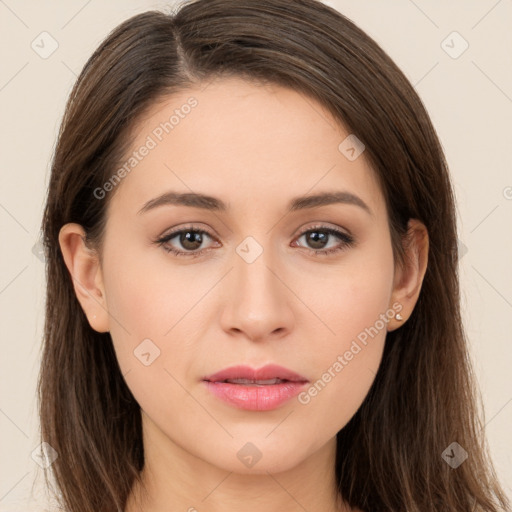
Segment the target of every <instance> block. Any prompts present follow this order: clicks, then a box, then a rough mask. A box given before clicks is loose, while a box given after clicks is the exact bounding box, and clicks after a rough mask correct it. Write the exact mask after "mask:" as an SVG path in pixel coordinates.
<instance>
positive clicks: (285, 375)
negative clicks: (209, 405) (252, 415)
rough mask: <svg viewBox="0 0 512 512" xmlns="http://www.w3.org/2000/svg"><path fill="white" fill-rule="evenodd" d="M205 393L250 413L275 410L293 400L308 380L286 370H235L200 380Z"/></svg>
mask: <svg viewBox="0 0 512 512" xmlns="http://www.w3.org/2000/svg"><path fill="white" fill-rule="evenodd" d="M203 382H204V383H205V385H206V387H207V389H208V391H210V392H211V393H212V394H213V395H215V396H216V397H217V398H219V399H221V400H222V401H224V402H226V403H227V404H229V405H231V406H233V407H236V408H238V409H245V410H250V411H269V410H272V409H276V408H278V407H280V406H281V405H283V404H284V403H286V402H287V401H289V400H290V399H291V398H293V397H294V396H296V395H297V394H298V393H300V391H301V390H302V389H303V388H304V387H305V386H306V385H307V384H308V382H309V381H308V379H306V378H305V377H303V376H302V375H299V374H298V373H295V372H293V371H291V370H288V369H287V368H284V367H282V366H277V365H267V366H264V367H262V368H259V369H254V368H251V367H249V366H234V367H230V368H226V369H225V370H221V371H220V372H217V373H215V374H213V375H210V376H208V377H205V378H204V379H203Z"/></svg>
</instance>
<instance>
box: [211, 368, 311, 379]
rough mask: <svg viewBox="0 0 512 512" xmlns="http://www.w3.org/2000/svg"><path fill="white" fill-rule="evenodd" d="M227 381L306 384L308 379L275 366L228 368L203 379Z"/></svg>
mask: <svg viewBox="0 0 512 512" xmlns="http://www.w3.org/2000/svg"><path fill="white" fill-rule="evenodd" d="M228 379H248V380H255V381H257V380H268V379H281V380H287V381H291V382H308V379H306V378H305V377H303V376H302V375H299V374H298V373H296V372H293V371H292V370H289V369H288V368H284V367H283V366H279V365H276V364H268V365H265V366H262V367H261V368H251V367H250V366H243V365H238V366H230V367H229V368H225V369H224V370H221V371H220V372H217V373H214V374H213V375H209V376H207V377H205V378H204V379H203V380H206V381H209V382H221V381H224V380H228Z"/></svg>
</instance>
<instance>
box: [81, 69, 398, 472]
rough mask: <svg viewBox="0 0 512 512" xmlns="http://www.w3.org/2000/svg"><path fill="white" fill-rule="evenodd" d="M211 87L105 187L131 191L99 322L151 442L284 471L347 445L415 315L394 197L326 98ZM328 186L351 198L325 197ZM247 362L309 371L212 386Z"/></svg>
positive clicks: (146, 128)
mask: <svg viewBox="0 0 512 512" xmlns="http://www.w3.org/2000/svg"><path fill="white" fill-rule="evenodd" d="M201 87H202V88H203V90H201V88H199V87H198V88H197V89H189V90H187V91H185V92H182V93H180V94H176V95H173V96H170V97H168V98H167V99H166V101H165V102H163V103H160V104H158V105H155V106H154V107H153V109H152V110H151V112H149V114H148V115H147V116H146V117H145V119H144V121H143V122H142V123H140V124H139V125H138V127H137V131H136V133H137V138H136V140H135V143H134V144H133V147H132V151H133V152H135V153H132V152H130V154H129V155H127V166H126V167H125V172H123V171H120V172H118V173H117V177H116V178H113V179H112V180H111V182H110V185H109V184H106V185H105V187H103V188H102V189H101V190H96V192H95V195H96V196H97V197H98V199H97V200H105V199H104V197H102V196H104V195H105V194H109V193H110V194H112V193H114V192H115V193H114V195H113V197H112V201H111V203H110V205H109V209H108V221H107V225H106V232H105V238H104V247H103V253H102V258H103V259H102V264H101V269H100V273H99V274H98V275H99V276H101V279H100V280H99V281H98V282H99V283H100V287H101V289H102V294H103V297H102V298H101V299H100V300H104V304H105V308H106V309H108V315H107V314H106V313H105V311H104V310H103V309H101V308H99V309H97V310H95V314H96V315H97V317H96V318H95V319H94V320H93V319H92V315H90V321H91V325H93V327H95V328H97V329H98V330H101V329H100V327H98V326H101V325H103V326H105V327H106V329H108V330H109V331H110V333H111V336H112V340H113V343H114V347H115V351H116V354H117V357H118V360H119V364H120V367H121V371H122V373H123V375H124V376H125V379H126V383H127V385H128V386H129V388H130V389H131V391H132V393H133V395H134V396H135V398H136V400H137V401H138V403H139V404H140V406H141V409H142V411H143V421H144V431H145V442H146V443H158V444H159V446H163V445H165V446H168V447H173V448H174V449H175V450H185V452H187V453H188V454H191V455H192V456H194V457H198V458H199V459H201V460H202V461H205V462H207V463H211V464H213V465H215V466H217V467H220V468H223V469H225V470H228V471H235V472H242V473H243V472H247V473H248V472H257V473H259V472H261V473H262V472H265V471H271V472H278V471H283V470H286V469H287V468H291V467H293V466H295V465H297V464H299V463H300V462H301V461H304V460H305V459H306V458H308V457H310V456H312V455H313V454H314V453H315V452H318V451H319V450H320V449H321V448H322V447H325V446H327V443H329V442H331V443H333V442H334V438H335V435H336V433H337V432H338V431H339V430H340V429H342V428H343V427H344V426H345V425H346V423H347V422H348V421H349V420H350V418H351V417H352V416H353V415H354V414H355V412H356V411H357V409H358V408H359V406H360V405H361V403H362V402H363V400H364V398H365V396H366V394H367V392H368V391H369V388H370V386H371V384H372V382H373V380H374V377H375V374H376V372H377V370H378V367H379V363H380V361H381V356H382V352H383V347H384V341H385V336H386V331H387V330H391V329H393V328H396V327H397V326H398V322H397V320H395V319H394V318H392V317H393V316H394V313H395V312H398V311H399V310H400V309H401V308H402V304H401V303H398V302H396V296H395V295H394V287H395V279H396V274H395V272H394V261H393V255H392V249H391V240H390V232H389V227H388V221H387V212H386V207H385V202H384V198H383V195H382V192H381V191H380V189H379V186H378V184H377V182H376V179H375V176H374V174H373V171H372V169H371V168H370V167H369V164H368V163H367V161H366V160H365V154H364V151H363V152H362V153H361V154H360V155H359V156H358V154H359V153H360V152H361V150H364V147H363V146H361V145H360V144H358V142H357V140H354V139H353V138H352V137H350V138H349V139H347V137H348V136H349V135H350V133H349V132H346V131H344V130H343V129H341V128H340V127H339V125H337V124H336V123H335V121H334V120H333V119H332V117H331V116H330V115H329V114H328V113H327V111H326V110H325V109H323V108H322V107H321V106H320V105H319V104H318V103H316V102H315V101H313V100H312V99H310V98H308V97H305V96H303V95H301V94H299V93H297V92H295V91H292V90H289V89H286V88H281V87H278V86H257V85H254V84H250V83H248V82H246V81H242V80H241V79H235V78H230V79H219V80H217V81H214V82H212V83H210V84H209V85H208V86H206V87H205V84H202V86H201ZM166 123H167V124H166ZM143 148H146V149H143ZM130 157H132V160H131V161H130V160H129V159H130ZM123 163H124V162H122V163H121V164H120V166H119V168H121V166H122V165H123ZM127 169H129V171H127ZM116 171H117V170H116ZM119 179H121V181H120V182H119ZM103 191H105V192H103ZM173 194H174V195H173ZM181 194H188V195H189V196H184V198H185V199H182V200H180V201H178V200H177V199H176V198H179V197H180V195H181ZM323 194H332V195H333V196H332V197H331V199H332V198H333V197H334V194H336V195H337V197H338V200H337V201H334V200H323V199H318V200H317V199H315V200H311V198H313V197H316V196H317V195H318V196H319V197H323ZM195 195H197V196H195ZM201 196H208V197H209V198H212V199H205V198H202V197H201ZM187 197H188V198H187ZM302 197H303V198H304V199H299V198H302ZM326 197H327V196H326ZM330 230H334V231H333V232H331V231H330ZM179 231H181V232H182V233H181V234H180V233H178V234H176V233H177V232H179ZM335 232H339V235H336V234H333V233H335ZM171 234H173V235H172V236H168V235H171ZM165 238H167V240H166V241H163V242H159V240H162V239H165ZM169 250H171V251H172V250H176V251H180V252H181V253H182V255H179V256H178V255H175V254H173V252H169ZM315 251H316V252H315ZM91 307H92V306H91ZM239 365H243V366H246V367H249V369H253V370H257V369H260V368H261V367H264V366H267V365H279V366H280V367H283V368H285V369H287V370H288V371H290V372H294V373H295V374H297V375H298V376H299V377H297V375H296V376H295V378H296V379H298V380H296V381H295V382H280V381H272V380H271V379H272V378H273V377H276V378H280V376H281V380H285V379H284V378H285V377H288V379H291V380H293V379H292V377H291V375H289V374H285V373H282V370H279V371H278V370H275V369H272V368H270V369H269V371H268V373H260V374H257V373H256V374H253V375H252V377H253V379H254V380H258V382H252V381H251V380H250V378H251V373H250V372H248V373H242V374H237V373H236V372H235V373H233V374H227V375H221V376H220V377H219V378H220V379H221V380H224V379H227V378H229V377H231V378H232V379H236V378H247V379H248V380H247V381H234V382H231V383H228V382H224V383H221V382H217V383H216V384H214V383H213V381H214V380H215V378H214V377H211V376H212V375H214V374H216V373H218V372H220V371H221V370H224V369H228V368H231V367H234V366H239ZM208 377H210V379H209V380H210V382H208V381H207V378H208ZM258 378H259V379H258ZM261 379H264V380H267V382H266V383H263V382H261ZM272 382H274V383H272Z"/></svg>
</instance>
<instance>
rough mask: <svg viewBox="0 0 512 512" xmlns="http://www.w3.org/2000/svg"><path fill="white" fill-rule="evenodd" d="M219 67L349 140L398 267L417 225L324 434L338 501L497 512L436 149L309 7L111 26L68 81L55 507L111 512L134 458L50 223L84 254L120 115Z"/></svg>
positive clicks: (400, 97)
mask: <svg viewBox="0 0 512 512" xmlns="http://www.w3.org/2000/svg"><path fill="white" fill-rule="evenodd" d="M229 75H232V76H238V77H242V78H245V79H247V80H252V81H257V82H269V83H275V84H278V85H284V86H286V87H290V88H293V89H294V90H296V91H298V92H300V93H302V94H304V95H306V96H308V97H309V98H312V99H314V100H317V101H318V102H320V104H322V105H323V106H325V107H326V108H327V109H328V111H330V112H331V113H332V114H333V115H334V118H335V119H337V120H339V122H340V125H342V126H344V127H345V128H347V129H349V130H350V133H353V134H355V135H356V136H357V137H358V138H359V139H360V140H361V141H363V143H364V144H365V147H366V149H365V156H366V157H367V158H368V159H369V161H370V163H371V164H372V167H373V169H374V171H375V173H376V176H377V177H378V179H379V182H380V184H381V187H382V191H383V194H384V196H385V200H386V204H387V209H388V215H389V226H390V232H391V238H392V244H393V252H394V255H395V258H396V261H397V262H398V263H399V264H402V263H403V254H404V253H403V251H402V240H403V237H404V236H405V235H406V230H407V221H408V220H409V219H410V218H416V219H419V220H420V221H421V222H423V223H424V224H425V226H426V227H427V229H428V233H429V242H430V246H429V254H428V267H427V270H426V275H425V277H424V280H423V286H422V290H421V293H420V296H419V299H418V302H417V304H416V307H415V309H414V311H413V313H412V315H411V317H410V318H409V319H408V321H407V322H406V323H405V324H404V325H403V326H402V327H401V328H399V329H397V330H395V331H392V332H390V333H388V334H387V338H386V343H385V349H384V354H383V360H382V363H381V366H380V368H379V371H378V373H377V375H376V378H375V381H374V383H373V385H372V387H371V389H370V392H369V393H368V395H367V397H366V398H365V400H364V402H363V404H362V405H361V407H360V408H359V410H358V411H357V412H356V414H355V415H354V416H353V417H352V419H351V420H350V422H349V423H348V424H347V425H346V426H345V427H344V428H343V429H342V430H341V431H340V432H339V433H338V435H337V457H336V468H335V469H336V477H337V482H338V487H339V492H340V493H341V495H342V497H343V499H344V500H345V501H346V502H348V504H349V505H351V506H353V507H359V508H361V509H362V510H364V511H367V512H375V511H379V512H380V511H385V510H389V511H406V510H407V511H409V512H413V511H418V512H419V511H422V512H425V511H432V510H436V511H438V512H440V511H447V512H448V511H449V512H455V511H457V512H468V511H471V510H475V511H487V512H497V511H499V510H502V509H506V508H507V507H508V506H509V505H510V504H509V501H508V499H507V497H506V496H505V494H504V492H503V490H502V489H501V488H500V485H499V483H498V480H497V477H496V475H495V472H494V469H493V466H492V462H491V461H490V460H489V458H488V455H487V453H488V447H487V445H486V440H485V435H484V430H483V421H482V420H481V419H480V415H482V414H483V413H482V412H481V411H480V408H482V406H481V397H480V395H479V393H478V388H477V386H476V383H475V377H474V374H473V373H472V368H471V364H470V359H469V356H468V348H467V345H466V340H465V335H464V331H463V325H462V322H461V315H460V309H459V307H460V306H459V282H458V255H457V235H456V217H455V207H454V195H453V191H452V188H451V183H450V179H449V175H448V169H447V165H446V162H445V158H444V156H443V152H442V149H441V146H440V143H439V141H438V138H437V135H436V133H435V130H434V128H433V126H432V124H431V121H430V119H429V116H428V114H427V113H426V111H425V108H424V106H423V104H422V102H421V100H420V99H419V97H418V95H417V94H416V92H415V91H414V89H413V87H412V86H411V85H410V83H409V82H408V81H407V79H406V78H405V77H404V75H403V73H402V72H401V71H400V70H399V69H398V68H397V66H396V65H395V64H394V63H393V61H392V60H391V59H390V58H389V57H388V55H387V54H386V53H385V52H384V51H383V50H382V49H381V48H380V47H379V46H378V45H377V44H376V43H375V42H374V41H373V40H372V39H371V38H370V37H369V36H368V35H366V34H365V33H364V32H363V31H362V30H360V29H359V28H358V27H356V26H355V25H354V24H353V23H352V22H351V21H350V20H348V19H347V18H345V17H344V16H343V15H341V14H340V13H339V12H337V11H335V10H334V9H331V8H330V7H328V6H326V5H324V4H322V3H321V2H319V1H317V0H258V1H257V2H255V1H252V0H195V1H191V2H187V3H184V4H183V5H181V6H180V7H179V9H176V11H175V12H172V13H163V12H158V11H149V12H145V13H142V14H139V15H136V16H133V17H132V18H130V19H128V20H127V21H125V22H123V23H122V24H121V25H120V26H118V27H117V28H116V29H115V30H113V31H112V32H111V33H110V34H109V35H108V37H107V38H106V39H105V40H104V41H103V43H102V44H101V45H100V46H99V48H98V49H97V50H96V51H95V52H94V54H93V55H92V56H91V58H90V59H89V60H88V62H87V63H86V65H85V67H84V69H83V71H82V72H81V74H80V76H79V77H78V80H77V82H76V84H75V86H74V88H73V90H72V92H71V95H70V97H69V100H68V103H67V106H66V111H65V114H64V118H63V121H62V124H61V128H60V132H59V136H58V141H57V145H56V149H55V153H54V157H53V162H52V170H51V180H50V184H49V191H48V198H47V204H46V209H45V212H44V219H43V223H42V229H43V233H44V245H45V251H46V262H47V263H46V265H47V267H46V271H47V300H46V323H45V330H44V348H43V356H42V366H41V373H40V380H39V388H38V391H39V407H40V418H41V438H42V441H45V442H47V443H48V444H49V445H50V446H52V447H53V448H54V449H55V450H56V451H57V453H58V458H57V459H56V460H55V462H54V463H53V465H52V466H51V468H50V471H49V472H48V473H49V474H48V475H47V479H48V480H47V482H48V484H49V485H50V477H51V476H53V478H54V479H55V483H56V485H57V491H58V494H59V495H60V496H61V503H62V505H63V506H64V508H65V509H66V510H69V511H71V512H82V511H83V512H91V511H93V510H94V511H109V512H110V511H113V510H117V511H122V510H123V509H124V507H125V504H126V500H127V497H128V495H129V492H130V489H131V488H132V485H133V484H134V482H135V480H136V479H139V478H140V471H141V469H142V467H143V465H144V450H143V444H142V427H141V415H140V408H139V406H138V404H137V402H136V401H135V399H134V397H133V396H132V394H131V392H130V390H129V389H128V387H127V385H126V383H125V381H124V378H123V376H122V374H121V372H120V369H119V366H118V363H117V360H116V357H115V353H114V350H113V346H112V340H111V338H110V334H109V333H98V332H96V331H94V330H93V329H91V327H90V325H89V324H88V321H87V319H86V316H85V314H84V313H83V311H82V309H81V307H80V304H79V302H78V300H77V298H76V296H75V293H74V290H73V286H72V281H71V278H70V275H69V273H68V271H67V268H66V266H65V264H64V260H63V257H62V253H61V251H60V248H59V242H58V235H59V230H60V228H61V227H62V226H63V225H64V224H65V223H68V222H76V223H79V224H81V225H82V226H83V227H84V229H85V230H86V233H87V241H88V242H89V243H90V244H91V246H92V247H96V248H97V249H98V250H99V251H101V241H102V236H103V233H104V226H105V222H106V209H107V205H108V204H109V199H110V198H111V196H112V194H113V193H114V192H112V193H109V194H107V196H106V197H105V199H103V200H98V199H97V198H96V197H95V196H94V191H95V190H96V189H97V188H98V187H101V186H102V184H104V183H105V182H106V181H107V180H108V179H109V177H111V176H112V175H113V173H114V171H115V169H116V168H117V167H116V166H117V165H118V163H119V162H121V161H123V155H124V154H125V152H126V151H127V149H128V148H129V146H130V144H131V142H132V140H133V139H132V135H133V131H132V129H133V127H134V126H136V124H137V121H138V120H140V119H141V117H142V116H143V115H144V113H145V112H147V111H148V109H149V108H150V107H151V106H152V105H154V103H155V102H156V101H158V100H160V99H162V98H164V97H165V96H167V95H169V94H172V93H174V92H178V91H182V90H186V88H187V87H188V86H190V85H192V84H198V83H201V82H204V83H206V81H207V80H208V79H210V78H214V77H218V76H229ZM482 409H483V408H482ZM452 442H457V443H458V444H459V445H460V446H461V447H462V448H463V449H464V450H466V452H468V454H469V457H468V458H467V460H465V461H464V462H463V463H462V464H461V465H460V466H459V467H457V468H456V469H455V468H453V467H451V466H450V465H449V464H448V463H447V462H446V460H444V459H443V457H442V453H443V452H444V451H445V449H446V448H447V447H449V446H450V445H451V443H452ZM139 481H140V480H139Z"/></svg>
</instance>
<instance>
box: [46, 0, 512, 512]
mask: <svg viewBox="0 0 512 512" xmlns="http://www.w3.org/2000/svg"><path fill="white" fill-rule="evenodd" d="M43 230H44V235H45V247H46V251H47V254H46V256H47V261H48V268H47V270H48V274H47V275H48V278H47V279H48V291H47V294H48V295H47V311H46V324H45V346H44V355H43V362H42V369H41V376H40V414H41V425H42V439H43V440H44V441H45V442H46V443H48V444H49V445H50V446H51V447H52V448H53V449H55V450H56V452H57V453H58V457H57V458H56V460H55V461H54V463H53V465H52V466H51V469H52V472H53V475H54V477H55V480H56V484H57V487H58V490H59V491H60V494H61V498H62V500H61V501H62V505H63V507H64V508H65V509H66V510H70V511H73V512H75V511H90V510H95V511H113V510H116V511H125V512H135V511H139V510H144V511H146V512H154V511H160V510H166V511H170V510H172V511H174V510H189V511H193V510H198V511H201V510H223V511H229V510H232V509H241V508H242V509H243V510H248V511H260V510H265V511H272V510H277V509H278V508H279V510H288V511H292V510H318V511H320V510H321V511H331V510H332V511H334V510H337V511H348V510H354V511H365V512H376V511H384V510H393V511H398V510H400V511H405V510H407V511H427V510H428V511H431V510H436V511H464V512H466V511H468V510H475V511H477V510H478V511H498V510H503V509H506V507H508V506H509V502H508V501H507V498H506V496H505V494H504V492H503V490H502V489H501V488H500V486H499V483H498V481H497V479H496V476H495V474H494V470H493V468H492V463H491V462H490V461H489V460H488V456H487V453H486V448H485V439H484V437H483V434H482V430H481V425H480V420H479V418H478V416H477V404H476V396H477V393H476V389H475V384H474V380H473V375H472V371H471V366H470V364H469V358H468V354H467V347H466V343H465V337H464V331H463V326H462V323H461V318H460V310H459V288H458V276H457V238H456V222H455V214H454V197H453V192H452V188H451V183H450V179H449V175H448V170H447V166H446V162H445V159H444V156H443V153H442V150H441V146H440V143H439V141H438V138H437V136H436V133H435V131H434V128H433V127H432V125H431V122H430V119H429V117H428V114H427V113H426V112H425V109H424V107H423V105H422V103H421V101H420V99H419V98H418V96H417V95H416V93H415V91H414V89H413V88H412V87H411V85H410V84H409V83H408V81H407V80H406V78H405V77H404V75H403V74H402V73H401V72H400V71H399V70H398V69H397V67H396V65H395V64H394V63H393V62H392V61H391V60H390V58H389V57H388V56H387V55H386V54H385V53H384V52H383V51H382V49H380V47H379V46H378V45H377V44H376V43H375V42H374V41H373V40H371V39H370V38H369V37H368V36H367V35H366V34H365V33H363V32H362V31H361V30H360V29H358V28H357V27H356V26H354V25H353V24H352V23H351V22H350V21H349V20H348V19H346V18H344V17H343V16H342V15H341V14H339V13H338V12H336V11H334V10H333V9H331V8H329V7H327V6H325V5H323V4H321V3H320V2H317V1H314V0H300V1H291V0H262V1H258V2H251V1H245V0H243V1H239V0H198V1H193V2H188V3H186V4H184V5H183V6H181V7H180V9H178V10H177V12H175V13H174V14H172V15H171V14H164V13H160V12H147V13H143V14H140V15H137V16H134V17H133V18H131V19H129V20H127V21H126V22H124V23H123V24H121V25H120V26H119V27H117V28H116V29H115V30H114V31H113V32H112V33H111V34H110V35H109V36H108V37H107V39H106V40H105V41H104V42H103V43H102V44H101V46H100V47H99V48H98V49H97V50H96V52H95V53H94V54H93V56H92V57H91V58H90V60H89V61H88V63H87V64H86V66H85V68H84V70H83V71H82V73H81V75H80V77H79V78H78V81H77V83H76V85H75V87H74V89H73V91H72V93H71V96H70V99H69V101H68V105H67V109H66V113H65V116H64V119H63V123H62V127H61V131H60V134H59V140H58V144H57V147H56V151H55V155H54V160H53V165H52V176H51V182H50V185H49V193H48V200H47V205H46V210H45V215H44V220H43Z"/></svg>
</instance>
